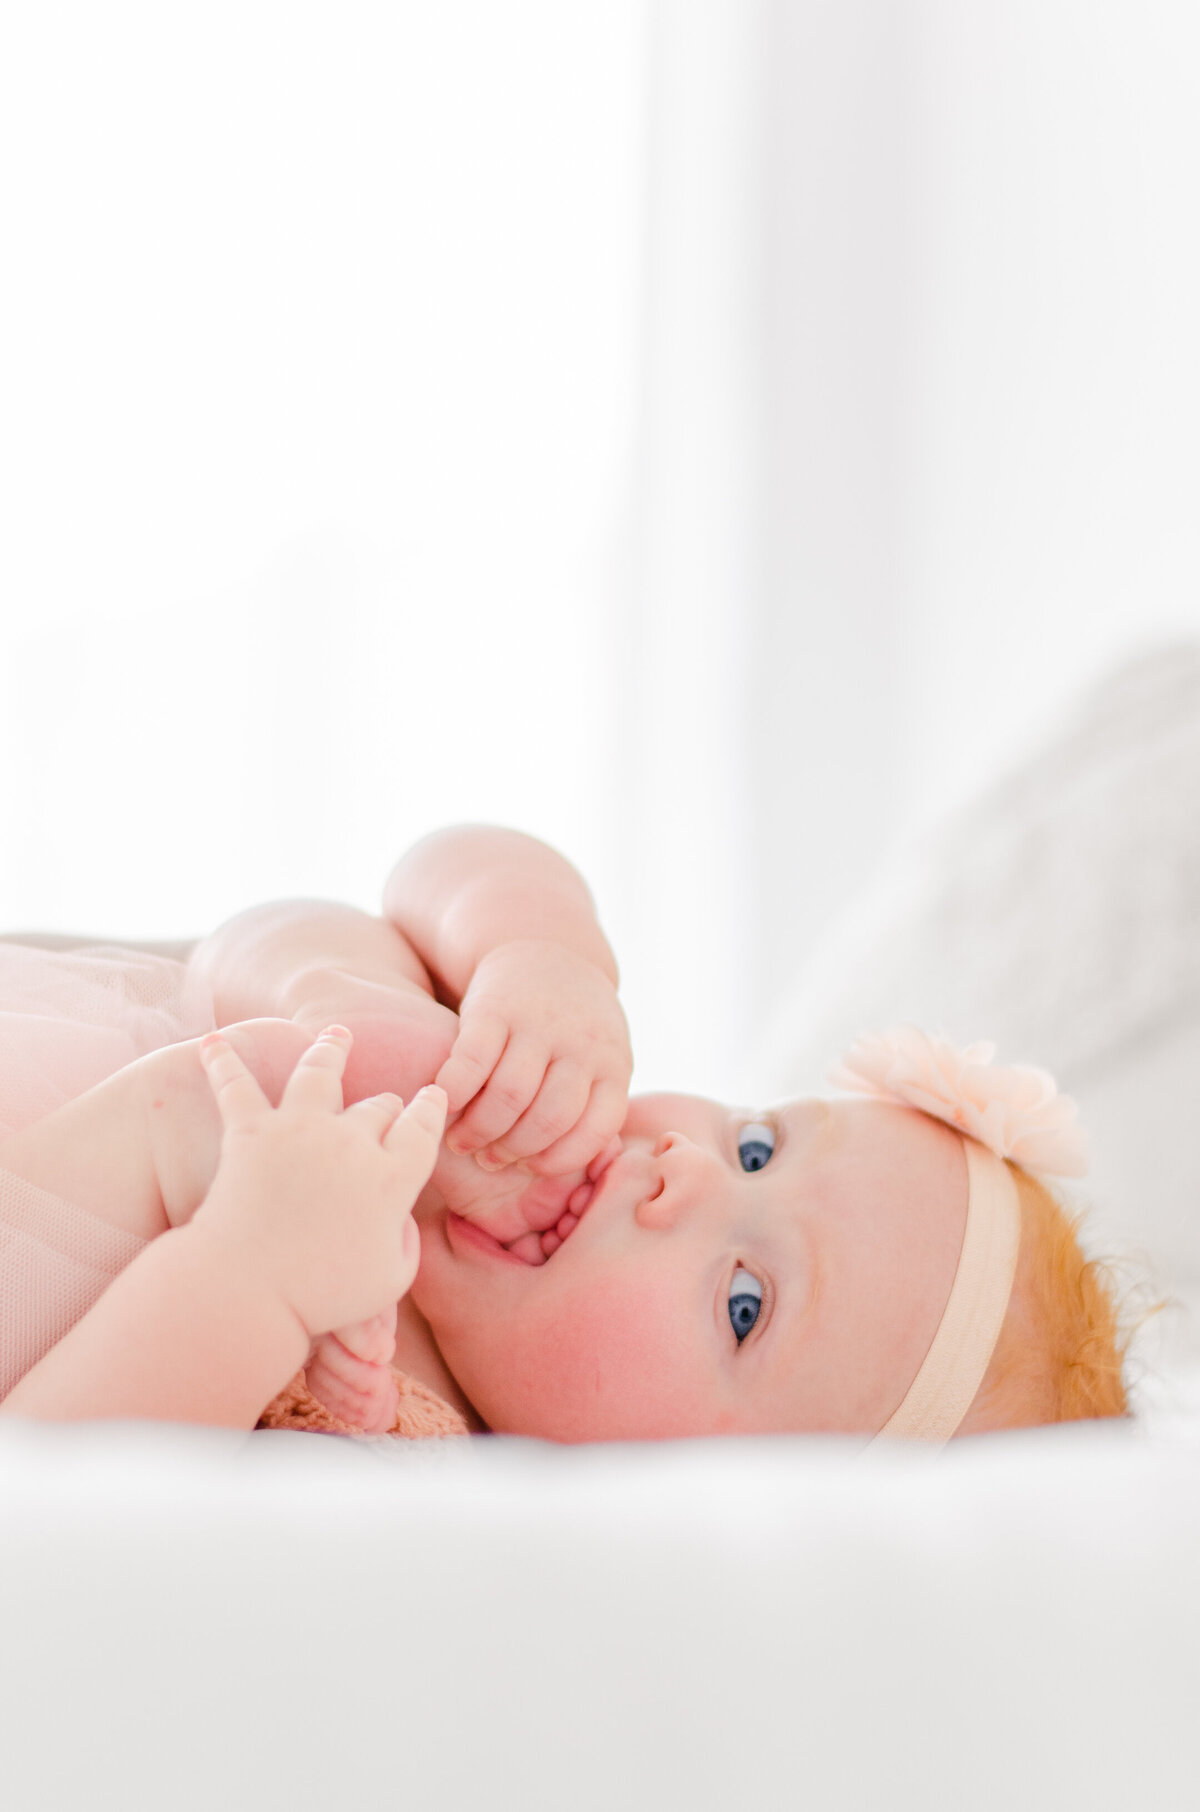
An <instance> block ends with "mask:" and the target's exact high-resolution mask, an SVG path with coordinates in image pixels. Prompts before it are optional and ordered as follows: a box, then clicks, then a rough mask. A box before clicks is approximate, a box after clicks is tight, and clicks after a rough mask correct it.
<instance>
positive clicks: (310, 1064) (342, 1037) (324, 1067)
mask: <svg viewBox="0 0 1200 1812" xmlns="http://www.w3.org/2000/svg"><path fill="white" fill-rule="evenodd" d="M353 1042H354V1040H353V1038H352V1036H351V1034H350V1033H349V1032H348V1031H347V1030H346V1028H345V1026H326V1028H325V1030H324V1031H323V1032H322V1033H321V1034H320V1036H319V1037H318V1038H316V1039H315V1040H314V1042H313V1043H312V1044H310V1045H309V1047H308V1049H307V1051H302V1052H301V1054H300V1058H299V1061H298V1062H297V1064H296V1067H295V1069H294V1070H293V1071H292V1073H291V1075H290V1076H289V1077H288V1079H287V1085H286V1087H285V1088H284V1091H283V1094H282V1096H281V1098H280V1102H279V1105H280V1107H298V1108H302V1109H308V1110H309V1111H313V1112H318V1113H319V1112H321V1111H324V1112H326V1113H340V1112H341V1110H342V1076H343V1075H344V1074H345V1069H346V1059H347V1057H348V1056H349V1055H350V1046H351V1045H352V1044H353Z"/></svg>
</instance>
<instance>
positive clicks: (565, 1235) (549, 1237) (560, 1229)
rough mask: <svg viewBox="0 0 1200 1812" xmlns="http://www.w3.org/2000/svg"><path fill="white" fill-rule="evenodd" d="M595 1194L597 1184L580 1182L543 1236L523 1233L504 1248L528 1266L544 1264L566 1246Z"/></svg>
mask: <svg viewBox="0 0 1200 1812" xmlns="http://www.w3.org/2000/svg"><path fill="white" fill-rule="evenodd" d="M594 1191H595V1184H594V1183H580V1185H579V1187H578V1189H576V1190H574V1191H573V1193H572V1194H571V1195H570V1196H569V1197H568V1199H567V1206H566V1208H565V1209H564V1210H563V1212H562V1214H560V1215H559V1217H558V1219H557V1221H555V1223H554V1225H553V1226H552V1227H547V1228H545V1229H544V1231H543V1232H541V1233H523V1234H522V1235H521V1237H520V1239H514V1240H511V1241H510V1242H509V1244H508V1245H507V1246H506V1247H505V1248H504V1249H505V1251H506V1252H511V1253H512V1254H513V1256H514V1258H520V1259H523V1260H524V1261H525V1263H526V1264H527V1265H544V1264H546V1263H547V1262H548V1261H549V1260H550V1259H551V1258H553V1256H554V1254H555V1253H556V1252H557V1251H558V1250H559V1248H560V1247H561V1246H563V1245H565V1244H566V1242H567V1240H569V1239H570V1237H571V1235H572V1234H573V1233H574V1231H575V1229H576V1227H578V1225H579V1223H580V1221H581V1220H582V1218H583V1216H584V1214H585V1213H586V1212H587V1207H588V1203H589V1202H590V1201H591V1199H592V1195H593V1193H594Z"/></svg>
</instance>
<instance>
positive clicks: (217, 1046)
mask: <svg viewBox="0 0 1200 1812" xmlns="http://www.w3.org/2000/svg"><path fill="white" fill-rule="evenodd" d="M200 1062H201V1064H202V1065H203V1068H204V1074H205V1075H206V1076H207V1077H208V1085H209V1087H210V1088H211V1089H212V1092H213V1094H214V1095H215V1096H216V1098H217V1110H218V1112H219V1113H220V1115H221V1120H222V1122H223V1123H224V1125H226V1126H244V1125H246V1124H248V1123H249V1122H250V1121H253V1120H257V1119H260V1118H261V1117H262V1115H263V1114H264V1113H267V1114H269V1113H270V1112H271V1103H270V1102H269V1101H268V1100H267V1097H266V1096H265V1095H264V1094H263V1091H262V1089H261V1088H260V1087H259V1086H258V1083H257V1082H256V1081H255V1079H254V1077H253V1076H252V1075H251V1074H250V1071H249V1070H248V1069H247V1068H246V1066H245V1064H244V1063H243V1062H242V1060H241V1058H240V1057H239V1056H238V1054H237V1052H236V1051H235V1050H234V1048H233V1046H232V1045H231V1044H230V1043H228V1041H227V1040H226V1039H224V1038H222V1036H221V1034H220V1033H219V1032H209V1033H208V1034H207V1035H206V1036H205V1037H204V1038H202V1039H201V1040H200Z"/></svg>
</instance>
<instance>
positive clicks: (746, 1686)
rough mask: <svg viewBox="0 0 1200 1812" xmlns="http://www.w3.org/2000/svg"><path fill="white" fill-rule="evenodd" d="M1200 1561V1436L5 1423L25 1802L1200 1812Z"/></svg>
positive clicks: (1082, 1429) (7, 1666)
mask: <svg viewBox="0 0 1200 1812" xmlns="http://www.w3.org/2000/svg"><path fill="white" fill-rule="evenodd" d="M1178 1382H1179V1384H1180V1386H1181V1389H1182V1387H1183V1386H1184V1385H1185V1384H1186V1386H1187V1389H1186V1390H1182V1394H1183V1395H1184V1396H1186V1395H1187V1394H1188V1391H1190V1392H1191V1393H1192V1396H1193V1398H1194V1400H1196V1401H1198V1402H1200V1377H1197V1378H1193V1379H1191V1380H1190V1381H1185V1380H1182V1379H1181V1380H1179V1381H1178ZM1198 1530H1200V1419H1198V1418H1197V1416H1196V1414H1195V1413H1194V1412H1189V1413H1185V1414H1183V1415H1181V1416H1176V1417H1175V1418H1174V1419H1172V1418H1171V1417H1170V1416H1168V1415H1166V1414H1160V1416H1159V1417H1158V1420H1157V1423H1156V1424H1155V1425H1153V1426H1152V1427H1149V1428H1148V1427H1147V1426H1145V1425H1124V1426H1114V1425H1099V1424H1096V1425H1079V1426H1076V1427H1073V1428H1063V1429H1056V1430H1040V1431H1037V1432H1034V1433H1031V1434H1022V1435H1014V1436H992V1437H987V1438H984V1439H982V1440H975V1441H966V1442H959V1443H956V1444H953V1445H952V1446H951V1447H950V1448H949V1449H948V1450H947V1451H946V1452H945V1454H942V1455H938V1454H931V1453H929V1452H928V1451H927V1450H925V1449H918V1450H915V1451H910V1450H907V1449H905V1450H891V1451H885V1450H872V1451H871V1452H870V1453H866V1452H864V1450H862V1449H861V1448H860V1447H859V1446H858V1445H857V1444H856V1443H853V1442H844V1441H833V1440H821V1439H814V1438H802V1437H790V1438H785V1439H773V1440H723V1441H714V1442H680V1443H669V1444H663V1445H659V1446H648V1447H634V1446H631V1447H596V1448H574V1449H566V1448H553V1447H547V1446H543V1445H541V1444H539V1443H534V1442H524V1441H516V1440H508V1439H501V1438H483V1439H474V1440H468V1441H464V1442H459V1443H450V1444H442V1443H434V1442H426V1443H420V1444H415V1445H406V1444H401V1443H369V1444H356V1443H351V1442H346V1441H341V1440H334V1439H323V1438H320V1437H315V1436H308V1435H298V1434H289V1433H257V1434H254V1435H250V1436H246V1435H240V1434H224V1433H220V1432H217V1431H206V1430H196V1429H188V1430H182V1429H181V1430H163V1429H161V1428H151V1427H147V1426H144V1425H143V1426H139V1425H136V1424H124V1425H107V1426H105V1425H96V1426H93V1427H90V1428H87V1427H80V1428H62V1427H54V1426H51V1425H36V1424H12V1423H10V1424H6V1425H0V1631H2V1632H3V1636H2V1640H0V1755H2V1757H3V1762H2V1764H0V1766H2V1769H3V1777H2V1778H0V1798H2V1799H3V1803H4V1805H5V1806H6V1807H11V1808H13V1812H26V1809H29V1812H32V1809H34V1808H37V1809H39V1812H40V1809H41V1808H59V1807H62V1808H67V1807H70V1808H72V1809H75V1808H83V1807H87V1808H91V1809H94V1812H99V1809H100V1808H108V1807H113V1808H117V1807H120V1808H122V1812H125V1809H127V1808H130V1807H134V1808H140V1807H146V1808H151V1807H153V1808H155V1809H157V1808H168V1807H169V1808H171V1809H172V1812H192V1809H193V1808H195V1809H196V1812H201V1809H203V1812H211V1808H213V1807H222V1808H224V1807H234V1808H242V1807H245V1808H247V1809H248V1808H251V1807H253V1808H256V1812H267V1809H270V1808H276V1807H278V1808H285V1807H286V1808H289V1809H291V1808H306V1807H322V1808H324V1807H329V1806H336V1807H353V1808H357V1807H361V1806H364V1805H370V1806H377V1805H380V1804H382V1805H393V1804H394V1805H397V1806H408V1805H411V1806H420V1807H422V1808H441V1807H446V1808H459V1807H461V1808H464V1812H465V1809H466V1808H472V1809H474V1808H477V1807H479V1808H488V1809H489V1812H490V1809H493V1808H507V1807H512V1808H514V1812H516V1809H518V1808H519V1809H520V1812H540V1809H542V1808H545V1812H552V1809H553V1812H563V1809H570V1812H590V1809H592V1808H595V1809H596V1812H601V1809H603V1812H612V1809H613V1808H615V1807H617V1806H619V1805H621V1804H625V1803H629V1804H633V1805H642V1806H653V1807H668V1808H674V1807H678V1808H681V1809H686V1812H706V1809H707V1808H710V1807H711V1808H713V1809H714V1812H715V1809H716V1808H721V1812H728V1809H729V1808H731V1807H737V1808H741V1807H747V1808H752V1809H754V1812H759V1809H762V1812H766V1809H767V1808H773V1807H775V1806H780V1805H796V1806H805V1807H821V1808H825V1807H834V1808H850V1807H854V1808H858V1807H862V1808H864V1812H865V1809H867V1808H870V1809H871V1812H878V1809H884V1812H892V1809H894V1808H906V1807H914V1808H915V1807H921V1808H939V1809H940V1808H943V1807H945V1808H960V1807H961V1808H970V1809H971V1812H991V1809H992V1808H995V1809H996V1812H1001V1809H1003V1812H1012V1808H1014V1807H1022V1808H1035V1809H1037V1808H1042V1807H1044V1808H1047V1812H1049V1809H1050V1808H1053V1809H1054V1812H1062V1809H1063V1808H1070V1807H1084V1806H1086V1807H1088V1808H1090V1809H1092V1812H1098V1809H1103V1808H1108V1807H1112V1808H1114V1812H1115V1809H1116V1808H1118V1807H1120V1808H1121V1809H1122V1812H1127V1808H1128V1807H1130V1806H1146V1805H1155V1804H1158V1805H1173V1806H1174V1805H1182V1804H1189V1803H1194V1801H1195V1798H1196V1795H1197V1792H1198V1791H1200V1780H1198V1779H1197V1757H1196V1744H1195V1739H1194V1731H1195V1729H1196V1719H1197V1711H1196V1706H1197V1693H1196V1688H1197V1685H1198V1683H1200V1674H1198V1671H1197V1669H1198V1664H1200V1559H1198V1544H1197V1531H1198Z"/></svg>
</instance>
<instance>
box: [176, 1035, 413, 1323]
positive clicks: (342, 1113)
mask: <svg viewBox="0 0 1200 1812" xmlns="http://www.w3.org/2000/svg"><path fill="white" fill-rule="evenodd" d="M349 1049H350V1035H349V1033H348V1032H346V1031H345V1029H344V1028H341V1027H330V1028H329V1029H328V1030H327V1031H325V1032H323V1033H322V1034H321V1036H320V1037H319V1038H318V1039H317V1041H316V1043H315V1044H313V1045H311V1046H310V1047H309V1049H308V1050H307V1051H305V1052H304V1054H303V1056H302V1057H301V1058H300V1061H299V1062H298V1063H297V1065H296V1067H295V1069H294V1070H293V1072H292V1074H291V1076H290V1077H289V1078H288V1082H287V1086H286V1088H285V1089H284V1091H283V1095H282V1098H281V1100H280V1103H279V1106H278V1107H277V1108H272V1106H271V1104H270V1102H269V1101H268V1100H267V1097H266V1095H265V1094H264V1093H263V1091H262V1089H261V1088H260V1087H259V1085H258V1083H257V1082H256V1081H255V1079H254V1077H253V1076H252V1075H251V1074H250V1071H249V1070H248V1069H247V1068H246V1066H245V1064H244V1063H243V1062H242V1060H241V1058H240V1057H239V1056H238V1055H237V1053H236V1052H235V1051H234V1049H233V1047H232V1046H231V1045H229V1044H228V1043H226V1041H225V1040H224V1039H223V1038H222V1037H221V1036H220V1034H219V1033H211V1034H210V1035H209V1036H208V1037H207V1038H205V1039H203V1040H202V1041H201V1044H200V1054H201V1058H202V1060H203V1063H204V1067H205V1073H206V1074H207V1076H208V1080H209V1083H210V1084H211V1086H212V1089H213V1093H214V1094H215V1096H216V1099H217V1106H218V1108H219V1110H220V1114H221V1120H222V1123H223V1126H224V1136H223V1139H222V1143H221V1158H220V1163H219V1164H218V1167H217V1173H216V1176H215V1177H214V1178H213V1182H212V1186H211V1187H210V1189H209V1191H208V1194H207V1196H206V1197H205V1199H204V1201H203V1202H202V1203H201V1205H200V1207H199V1208H198V1209H197V1211H196V1214H195V1216H194V1217H193V1224H194V1225H195V1226H197V1227H204V1228H208V1229H210V1230H211V1231H212V1232H214V1233H216V1234H218V1235H219V1236H220V1237H221V1238H222V1239H223V1240H224V1241H225V1242H226V1244H227V1245H228V1246H229V1248H230V1250H231V1251H232V1252H233V1253H235V1254H236V1257H237V1261H238V1262H239V1263H241V1264H244V1265H246V1266H248V1267H254V1268H257V1269H258V1270H259V1271H260V1274H263V1275H265V1277H266V1278H267V1279H268V1280H269V1282H270V1283H271V1285H272V1286H273V1287H274V1288H275V1289H276V1290H277V1292H278V1294H279V1295H280V1297H281V1298H282V1299H283V1300H284V1301H285V1302H287V1303H288V1305H289V1306H290V1307H291V1308H292V1309H293V1311H294V1312H295V1314H296V1315H297V1316H298V1318H299V1320H300V1321H301V1323H302V1324H303V1326H304V1328H305V1329H306V1330H307V1332H308V1335H309V1337H310V1339H314V1338H316V1337H317V1336H318V1335H321V1334H325V1333H328V1332H329V1331H330V1330H331V1329H333V1328H340V1327H345V1328H349V1327H351V1326H352V1325H353V1324H354V1323H356V1322H362V1321H367V1320H370V1319H371V1318H372V1317H374V1316H377V1315H378V1314H380V1312H381V1311H384V1310H386V1309H387V1308H389V1307H390V1306H391V1305H393V1304H394V1303H395V1302H396V1301H397V1299H398V1298H399V1297H401V1296H403V1294H404V1292H405V1291H406V1290H407V1289H408V1287H409V1285H410V1284H411V1283H412V1280H413V1278H414V1277H415V1276H416V1272H417V1264H418V1261H419V1259H420V1252H421V1242H420V1235H419V1234H418V1232H417V1228H416V1224H415V1222H414V1221H413V1218H412V1208H413V1204H414V1203H415V1201H416V1199H417V1196H418V1195H419V1194H420V1192H421V1190H422V1188H423V1187H424V1185H425V1184H426V1182H427V1181H428V1180H429V1177H430V1175H431V1173H432V1171H433V1166H434V1162H435V1160H436V1158H437V1151H438V1141H439V1139H440V1138H441V1134H442V1128H443V1126H444V1124H445V1115H446V1104H445V1099H444V1096H443V1094H442V1091H441V1090H440V1089H437V1088H425V1089H422V1090H421V1092H420V1094H419V1095H417V1096H416V1098H415V1099H414V1100H413V1101H411V1102H410V1103H409V1105H408V1106H407V1107H404V1106H403V1103H402V1102H401V1101H400V1099H399V1097H398V1096H396V1095H380V1096H376V1097H374V1098H372V1099H370V1100H366V1101H360V1102H357V1103H356V1104H355V1105H354V1106H353V1107H349V1108H345V1109H343V1106H342V1081H341V1079H342V1072H343V1070H344V1068H345V1063H346V1055H347V1053H348V1051H349Z"/></svg>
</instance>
